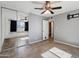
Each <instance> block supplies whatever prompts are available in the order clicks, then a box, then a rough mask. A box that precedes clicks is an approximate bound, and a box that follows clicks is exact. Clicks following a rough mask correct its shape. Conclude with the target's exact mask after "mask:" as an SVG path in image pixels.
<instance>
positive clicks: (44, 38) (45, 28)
mask: <svg viewBox="0 0 79 59" xmlns="http://www.w3.org/2000/svg"><path fill="white" fill-rule="evenodd" d="M46 39H48V21H47V20H43V40H46Z"/></svg>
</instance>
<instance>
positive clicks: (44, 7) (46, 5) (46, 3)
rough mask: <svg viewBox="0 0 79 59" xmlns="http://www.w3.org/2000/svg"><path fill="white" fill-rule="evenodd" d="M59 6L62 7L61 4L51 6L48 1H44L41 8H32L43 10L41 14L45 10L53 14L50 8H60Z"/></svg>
mask: <svg viewBox="0 0 79 59" xmlns="http://www.w3.org/2000/svg"><path fill="white" fill-rule="evenodd" d="M61 8H62V7H61V6H59V7H51V3H50V1H46V2H45V4H44V5H43V7H42V8H34V9H38V10H44V11H43V12H42V13H41V14H43V13H45V12H46V11H47V10H48V11H49V12H50V13H51V14H54V12H53V11H52V10H56V9H61Z"/></svg>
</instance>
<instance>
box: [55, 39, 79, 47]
mask: <svg viewBox="0 0 79 59" xmlns="http://www.w3.org/2000/svg"><path fill="white" fill-rule="evenodd" d="M54 41H55V42H58V43H62V44H65V45H69V46H72V47H76V48H79V46H77V45H73V44H69V43H66V42H62V41H58V40H54Z"/></svg>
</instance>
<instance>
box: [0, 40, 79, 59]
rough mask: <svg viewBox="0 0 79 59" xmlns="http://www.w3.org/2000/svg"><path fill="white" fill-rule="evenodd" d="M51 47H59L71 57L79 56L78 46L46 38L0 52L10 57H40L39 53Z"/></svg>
mask: <svg viewBox="0 0 79 59" xmlns="http://www.w3.org/2000/svg"><path fill="white" fill-rule="evenodd" d="M52 47H57V48H60V49H62V50H64V51H66V52H68V53H70V54H72V57H74V58H78V57H79V48H74V47H71V46H68V45H64V44H60V43H56V42H55V43H54V42H50V41H48V40H46V41H42V42H39V43H34V44H31V45H28V46H22V47H19V48H15V49H10V50H7V51H4V52H2V53H1V54H6V55H7V56H4V57H10V58H42V56H41V54H42V53H44V52H46V51H47V50H49V49H50V48H52ZM1 54H0V55H1Z"/></svg>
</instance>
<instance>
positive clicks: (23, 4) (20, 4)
mask: <svg viewBox="0 0 79 59" xmlns="http://www.w3.org/2000/svg"><path fill="white" fill-rule="evenodd" d="M43 3H44V2H42V1H39V2H37V1H15V2H12V1H11V2H10V1H8V2H6V1H5V2H0V4H3V6H5V7H9V8H12V9H16V10H21V11H24V12H26V13H34V14H37V15H40V16H45V17H50V16H54V15H58V14H61V13H65V12H69V11H72V10H76V9H79V1H62V2H61V1H56V2H55V1H54V2H52V5H53V6H62V9H59V10H53V11H54V13H55V14H53V15H52V14H50V13H48V14H41V12H42V11H43V10H35V9H34V8H36V7H42V5H43Z"/></svg>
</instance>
